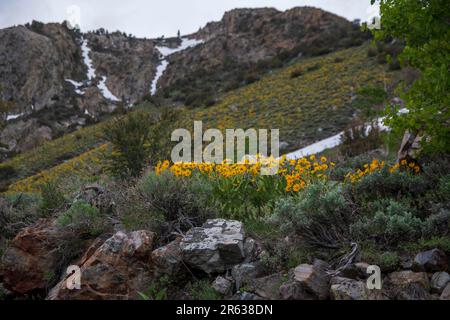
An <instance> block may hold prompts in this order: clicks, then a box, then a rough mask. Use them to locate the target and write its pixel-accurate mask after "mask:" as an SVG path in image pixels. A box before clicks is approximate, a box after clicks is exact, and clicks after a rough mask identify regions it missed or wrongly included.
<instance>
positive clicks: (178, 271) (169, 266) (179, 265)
mask: <svg viewBox="0 0 450 320" xmlns="http://www.w3.org/2000/svg"><path fill="white" fill-rule="evenodd" d="M180 243H181V238H178V239H176V240H175V241H173V242H171V243H169V244H167V245H165V246H163V247H161V248H158V249H156V250H154V251H153V252H152V261H153V263H154V265H155V270H156V273H157V274H160V275H168V276H170V277H180V276H182V275H183V274H184V273H185V272H187V268H186V266H185V265H184V263H183V258H182V255H181V254H182V253H181V249H180Z"/></svg>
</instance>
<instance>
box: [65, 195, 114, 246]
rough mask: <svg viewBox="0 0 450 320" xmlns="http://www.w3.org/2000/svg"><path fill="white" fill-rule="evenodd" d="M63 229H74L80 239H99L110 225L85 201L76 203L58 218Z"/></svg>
mask: <svg viewBox="0 0 450 320" xmlns="http://www.w3.org/2000/svg"><path fill="white" fill-rule="evenodd" d="M58 223H59V224H60V225H61V226H62V227H66V228H69V229H72V230H73V231H74V233H75V234H77V235H78V236H79V237H80V238H82V237H83V236H88V237H97V236H99V235H101V234H103V233H105V232H106V231H107V230H108V228H109V227H110V225H109V224H108V223H106V217H104V216H102V214H101V213H100V211H99V210H98V209H97V208H96V207H93V206H91V205H90V204H88V203H86V202H84V201H81V200H80V201H76V202H75V203H73V204H72V206H71V207H70V209H69V210H67V211H66V212H65V213H63V214H62V215H61V216H60V217H59V218H58Z"/></svg>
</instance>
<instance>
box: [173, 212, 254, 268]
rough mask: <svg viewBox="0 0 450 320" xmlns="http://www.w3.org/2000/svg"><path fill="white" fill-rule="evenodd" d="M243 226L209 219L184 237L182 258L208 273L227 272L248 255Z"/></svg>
mask: <svg viewBox="0 0 450 320" xmlns="http://www.w3.org/2000/svg"><path fill="white" fill-rule="evenodd" d="M244 238H245V236H244V228H243V226H242V223H241V222H239V221H232V220H223V219H215V220H208V221H207V222H206V223H205V224H204V225H203V226H202V227H201V228H193V229H191V230H189V231H188V232H187V234H186V236H185V237H183V239H182V240H181V243H180V248H181V252H182V257H183V260H184V261H185V262H186V263H187V264H188V265H189V266H191V267H192V268H195V269H200V270H203V271H204V272H206V273H218V272H224V271H226V270H227V269H230V268H231V267H233V266H234V265H236V264H239V263H240V262H242V261H243V260H244V258H245V252H244Z"/></svg>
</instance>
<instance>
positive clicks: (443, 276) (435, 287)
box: [430, 272, 450, 294]
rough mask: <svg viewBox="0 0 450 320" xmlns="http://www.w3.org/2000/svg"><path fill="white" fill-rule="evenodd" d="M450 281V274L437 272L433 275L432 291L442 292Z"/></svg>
mask: <svg viewBox="0 0 450 320" xmlns="http://www.w3.org/2000/svg"><path fill="white" fill-rule="evenodd" d="M449 283H450V275H449V274H448V273H447V272H436V273H435V274H433V276H432V277H431V283H430V285H431V291H432V292H434V293H439V294H441V293H442V292H443V291H444V289H445V287H446V286H447V284H449Z"/></svg>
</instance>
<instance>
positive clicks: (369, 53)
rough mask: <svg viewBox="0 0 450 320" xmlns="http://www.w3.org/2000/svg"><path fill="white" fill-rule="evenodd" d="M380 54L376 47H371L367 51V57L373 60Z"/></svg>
mask: <svg viewBox="0 0 450 320" xmlns="http://www.w3.org/2000/svg"><path fill="white" fill-rule="evenodd" d="M377 54H378V51H377V48H375V47H369V49H367V56H368V57H369V58H373V57H376V56H377Z"/></svg>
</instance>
